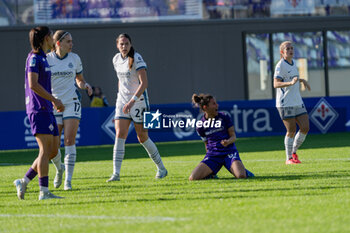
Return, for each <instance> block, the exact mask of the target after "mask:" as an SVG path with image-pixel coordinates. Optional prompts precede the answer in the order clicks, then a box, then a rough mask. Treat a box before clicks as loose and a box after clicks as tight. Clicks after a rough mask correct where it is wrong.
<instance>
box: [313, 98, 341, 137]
mask: <svg viewBox="0 0 350 233" xmlns="http://www.w3.org/2000/svg"><path fill="white" fill-rule="evenodd" d="M338 116H339V114H338V112H337V111H336V110H335V109H334V108H333V107H332V105H331V104H329V103H328V102H327V101H326V100H325V99H324V98H322V99H320V101H318V103H317V104H316V105H315V107H314V108H313V109H312V111H311V113H310V118H311V121H312V122H313V123H314V124H315V125H316V127H317V128H318V129H319V130H320V131H321V132H322V133H327V131H328V130H329V128H330V127H331V126H332V125H333V124H334V122H335V121H336V119H337V118H338Z"/></svg>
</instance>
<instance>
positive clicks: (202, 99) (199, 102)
mask: <svg viewBox="0 0 350 233" xmlns="http://www.w3.org/2000/svg"><path fill="white" fill-rule="evenodd" d="M213 98H214V97H213V96H212V95H210V94H199V95H197V94H193V95H192V103H193V104H194V105H195V106H196V107H199V108H200V109H201V110H202V111H203V106H207V105H208V104H209V102H210V100H211V99H213Z"/></svg>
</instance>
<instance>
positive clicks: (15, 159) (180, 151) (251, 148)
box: [0, 132, 350, 166]
mask: <svg viewBox="0 0 350 233" xmlns="http://www.w3.org/2000/svg"><path fill="white" fill-rule="evenodd" d="M157 146H158V150H159V152H160V154H161V156H162V157H168V156H181V155H203V156H204V155H205V148H204V143H203V142H201V141H185V142H181V141H179V142H169V143H157ZM236 146H237V148H238V151H239V152H240V153H244V152H257V151H275V150H284V136H273V137H258V138H257V137H255V138H239V139H237V142H236ZM344 146H350V132H346V133H329V134H313V135H308V136H307V138H306V140H305V142H304V144H303V145H302V149H313V148H331V147H344ZM112 151H113V146H112V145H108V146H96V147H78V148H77V161H78V162H83V161H102V160H110V161H112ZM62 152H63V151H62ZM37 153H38V150H22V151H8V152H7V151H1V152H0V166H8V165H23V164H31V163H32V162H33V160H34V159H35V158H36V156H37ZM136 158H148V155H147V153H146V151H145V150H144V149H143V147H142V146H141V145H139V144H128V145H127V146H126V148H125V159H136Z"/></svg>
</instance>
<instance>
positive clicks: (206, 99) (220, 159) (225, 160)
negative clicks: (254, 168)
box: [189, 94, 254, 180]
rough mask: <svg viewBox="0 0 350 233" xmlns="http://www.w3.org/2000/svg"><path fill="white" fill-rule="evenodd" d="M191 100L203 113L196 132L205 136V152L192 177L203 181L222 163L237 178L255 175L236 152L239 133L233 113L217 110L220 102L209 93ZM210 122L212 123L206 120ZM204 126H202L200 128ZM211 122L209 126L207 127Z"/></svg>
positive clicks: (193, 97)
mask: <svg viewBox="0 0 350 233" xmlns="http://www.w3.org/2000/svg"><path fill="white" fill-rule="evenodd" d="M192 103H193V104H194V105H195V106H199V107H200V109H201V110H202V111H203V112H204V115H203V117H202V119H201V121H202V122H203V124H196V125H197V133H198V135H199V136H200V137H201V138H202V140H203V141H204V144H205V148H206V151H207V153H206V155H205V157H204V159H203V160H202V161H201V162H200V163H199V164H198V166H197V167H196V168H195V169H194V170H193V171H192V174H191V175H190V177H189V180H202V179H207V178H210V177H214V176H216V174H217V173H218V172H219V170H220V169H221V167H222V166H225V168H226V169H227V170H228V171H229V172H230V173H232V175H234V176H235V177H236V178H237V179H241V178H247V177H253V176H254V174H253V173H252V172H250V171H248V170H247V169H245V167H244V165H243V163H242V161H241V159H240V157H239V153H238V151H237V148H236V145H235V141H236V134H235V130H234V127H233V123H232V121H231V118H230V116H228V115H226V114H225V113H222V112H218V108H219V105H218V104H217V103H216V100H215V98H214V97H213V96H212V95H209V94H200V95H197V94H193V96H192ZM206 121H211V122H214V123H212V124H205V123H204V122H206ZM198 125H202V126H203V127H198ZM205 125H206V126H208V125H209V127H206V126H205Z"/></svg>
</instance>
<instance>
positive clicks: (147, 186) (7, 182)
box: [0, 133, 350, 233]
mask: <svg viewBox="0 0 350 233" xmlns="http://www.w3.org/2000/svg"><path fill="white" fill-rule="evenodd" d="M157 145H158V148H159V151H160V152H161V154H162V157H163V161H164V163H165V165H166V167H167V169H168V171H169V175H168V176H167V177H166V178H165V179H163V180H155V179H154V176H155V173H156V168H155V165H154V164H153V162H152V161H151V160H150V159H149V158H148V156H147V155H146V152H145V151H144V150H143V148H142V147H141V146H139V145H127V147H126V156H125V158H126V159H125V160H124V162H123V165H122V170H121V173H122V174H121V181H119V182H114V183H112V184H111V183H106V180H107V179H108V178H109V176H110V175H111V173H112V146H101V147H83V148H78V156H77V157H78V163H77V164H76V168H75V173H74V177H73V182H72V185H73V189H74V190H73V191H63V188H62V187H61V188H59V189H54V187H53V185H52V182H53V178H54V173H55V171H54V170H55V169H54V167H53V165H52V164H51V165H50V190H51V191H53V193H54V194H56V195H60V196H64V197H65V199H61V200H45V201H38V189H39V188H38V180H37V178H36V179H34V180H33V182H32V183H30V184H29V190H28V192H27V193H26V196H25V200H22V201H19V200H18V199H17V196H16V190H15V187H14V186H13V184H12V182H13V180H15V179H17V178H21V177H23V175H24V174H25V172H26V171H27V170H28V168H29V164H30V163H31V162H32V161H33V159H34V158H35V157H36V155H37V150H27V151H24V150H21V151H1V152H0V165H1V166H0V177H1V179H0V232H181V233H185V232H191V233H192V232H214V233H216V232H225V233H226V232H244V233H246V232H259V233H260V232H266V233H271V232H278V233H281V232H297V233H301V232H315V233H319V232H327V233H329V232H342V233H343V232H350V133H338V134H326V135H309V136H308V137H307V139H306V141H305V143H304V145H303V146H302V148H301V149H300V150H299V157H300V160H301V161H302V164H300V165H288V166H287V165H285V164H284V159H285V154H284V148H283V137H266V138H242V139H238V141H237V143H236V145H237V147H238V150H239V151H240V155H241V158H242V160H243V162H244V164H245V166H246V167H247V168H248V169H249V170H251V171H252V172H254V173H255V175H256V177H255V178H252V179H245V180H236V179H233V178H232V176H231V175H230V174H229V173H228V172H227V171H226V169H224V168H223V169H222V170H221V171H220V172H219V173H218V176H219V178H220V179H217V180H204V181H196V182H189V181H188V176H189V174H190V173H191V171H192V169H193V168H194V167H195V166H196V165H197V164H198V163H199V161H201V160H202V158H203V156H204V145H203V143H202V142H198V141H195V142H178V143H158V144H157Z"/></svg>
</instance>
